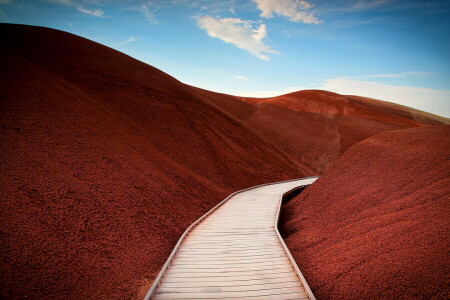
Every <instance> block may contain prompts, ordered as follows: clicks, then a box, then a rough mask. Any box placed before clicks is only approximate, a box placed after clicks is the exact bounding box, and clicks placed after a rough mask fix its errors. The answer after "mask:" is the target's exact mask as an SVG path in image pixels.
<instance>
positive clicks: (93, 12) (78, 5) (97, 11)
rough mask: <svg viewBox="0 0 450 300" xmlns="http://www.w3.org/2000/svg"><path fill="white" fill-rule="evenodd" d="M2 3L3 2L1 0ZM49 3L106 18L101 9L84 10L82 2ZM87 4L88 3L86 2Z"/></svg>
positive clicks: (70, 0) (58, 1) (56, 1)
mask: <svg viewBox="0 0 450 300" xmlns="http://www.w3.org/2000/svg"><path fill="white" fill-rule="evenodd" d="M0 1H1V0H0ZM49 2H53V3H57V4H62V5H68V6H73V7H75V8H76V9H77V10H78V11H79V12H82V13H84V14H87V15H90V16H93V17H100V18H101V17H104V12H103V10H101V9H88V8H84V7H83V6H81V5H80V4H79V2H80V1H73V0H49ZM85 2H86V1H85Z"/></svg>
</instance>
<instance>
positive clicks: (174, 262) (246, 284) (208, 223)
mask: <svg viewBox="0 0 450 300" xmlns="http://www.w3.org/2000/svg"><path fill="white" fill-rule="evenodd" d="M316 179H317V177H309V178H303V179H297V180H292V181H284V182H279V183H273V184H266V185H260V186H256V187H252V188H249V189H245V190H242V191H239V192H236V193H234V194H232V195H230V196H229V197H228V198H227V199H225V200H224V201H222V202H221V203H220V204H219V205H218V206H216V207H215V208H213V209H212V210H211V211H210V212H208V213H207V214H206V215H205V216H203V217H202V218H200V219H199V220H198V221H197V222H195V223H194V224H193V225H191V227H189V228H188V230H186V232H185V233H184V234H183V236H182V237H181V238H180V241H179V242H178V244H177V245H176V247H175V249H174V251H173V252H172V254H171V256H170V257H169V259H168V261H167V262H166V264H165V265H164V267H163V269H162V270H161V272H160V274H159V276H158V277H157V279H156V280H155V282H154V284H153V286H152V287H151V289H150V290H149V292H148V293H147V296H146V297H145V299H146V300H147V299H314V296H313V294H312V292H311V290H310V289H309V287H308V285H307V283H306V281H305V279H304V278H303V276H302V274H301V272H300V270H299V269H298V267H297V265H296V263H295V261H294V260H293V258H292V256H291V255H290V253H289V250H288V249H287V248H286V245H285V244H284V242H283V240H282V238H281V236H280V234H279V232H278V229H277V223H278V214H279V209H280V206H281V198H282V196H283V194H285V193H287V192H288V191H291V190H292V189H295V188H297V187H300V186H306V185H309V184H311V183H313V182H314V181H315V180H316Z"/></svg>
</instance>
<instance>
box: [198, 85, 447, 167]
mask: <svg viewBox="0 0 450 300" xmlns="http://www.w3.org/2000/svg"><path fill="white" fill-rule="evenodd" d="M199 92H200V93H201V92H202V90H199ZM203 94H205V96H208V95H209V97H210V101H211V102H212V103H215V104H216V105H218V106H220V107H222V108H223V109H224V110H226V111H228V112H229V113H231V114H232V115H234V116H236V117H237V118H239V119H240V120H242V121H244V122H245V123H246V124H247V125H249V126H250V127H252V128H253V129H255V130H256V131H257V132H258V133H260V134H261V136H262V137H263V138H265V139H266V140H269V141H271V142H272V143H274V144H277V145H278V146H279V147H280V148H281V149H282V150H283V151H285V152H286V153H288V154H290V155H291V156H292V157H293V159H295V160H297V161H299V162H300V163H301V164H303V165H304V166H306V167H308V168H309V169H310V170H311V171H312V172H315V173H318V174H321V173H323V172H324V171H325V170H327V169H328V168H329V166H330V165H331V164H332V163H333V162H334V161H335V160H336V159H337V158H338V157H339V156H340V155H341V154H342V153H343V152H344V151H345V150H347V149H348V147H350V146H351V145H353V144H355V143H357V142H359V141H361V140H363V139H365V138H367V137H369V136H372V135H374V134H377V133H380V132H383V131H388V130H395V129H403V128H408V127H416V126H422V125H428V124H431V125H439V124H443V123H442V119H440V118H439V117H437V116H433V115H429V114H426V113H423V112H420V111H414V110H412V109H409V108H406V107H401V106H398V105H392V104H390V103H388V102H383V101H378V100H371V99H367V98H362V97H356V96H343V95H338V94H335V93H331V92H326V91H318V90H306V91H300V92H295V93H291V94H287V95H283V96H279V97H274V98H268V99H256V98H238V99H240V100H241V101H240V102H241V103H240V104H239V105H238V104H236V102H237V101H235V100H236V99H235V98H230V97H229V96H228V98H225V97H223V95H220V94H215V95H213V94H211V92H208V91H203ZM243 104H245V105H243ZM447 121H448V120H447Z"/></svg>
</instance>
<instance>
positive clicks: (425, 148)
mask: <svg viewBox="0 0 450 300" xmlns="http://www.w3.org/2000/svg"><path fill="white" fill-rule="evenodd" d="M449 157H450V126H429V127H422V128H411V129H405V130H397V131H391V132H385V133H380V134H378V135H376V136H373V137H371V138H368V139H366V140H364V141H362V142H360V143H358V144H356V145H354V146H353V147H351V148H350V149H348V150H347V152H345V153H344V154H343V155H342V157H341V158H339V160H338V161H337V162H336V163H335V164H333V166H332V167H331V168H330V170H328V171H327V172H326V173H325V175H323V176H322V177H321V178H319V180H318V181H317V182H316V183H315V184H314V185H312V186H311V187H309V188H307V189H306V190H305V191H304V192H303V193H302V194H301V195H299V196H297V197H296V198H294V199H292V200H290V201H289V202H287V203H286V204H284V205H283V209H282V212H283V215H282V218H281V220H282V224H283V225H282V234H283V236H284V237H285V239H286V243H287V245H288V247H289V248H290V249H291V252H292V254H293V256H294V257H295V259H296V261H297V262H298V264H299V267H300V269H301V270H302V272H303V274H304V275H305V277H306V279H307V281H308V283H309V284H310V286H311V288H312V289H313V291H314V293H315V294H316V296H317V297H318V299H447V298H448V295H449V294H450V289H449V287H450V285H449V283H450V282H449V279H448V274H449V271H450V261H449V257H448V245H449V236H450V235H449V234H450V224H449V220H450V211H449V209H448V207H449V204H450V203H449V202H450V173H449V170H450V161H449Z"/></svg>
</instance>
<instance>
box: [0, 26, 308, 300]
mask: <svg viewBox="0 0 450 300" xmlns="http://www.w3.org/2000/svg"><path fill="white" fill-rule="evenodd" d="M0 32H1V34H0V35H1V36H2V38H1V46H0V51H1V61H0V65H1V66H2V67H1V68H2V71H1V76H0V81H1V83H0V86H1V90H0V99H1V102H0V105H1V106H0V111H1V121H0V125H1V127H0V140H1V141H2V142H1V143H0V148H1V156H0V170H1V177H0V178H1V179H0V185H1V197H0V198H1V220H2V224H1V227H0V229H1V237H0V238H1V240H0V244H1V246H0V257H1V261H0V281H1V288H2V289H1V296H0V298H7V299H19V298H27V299H66V298H69V299H132V298H135V297H136V295H137V294H139V295H141V296H142V295H143V294H145V292H146V290H147V289H148V287H149V284H150V283H151V282H152V280H153V279H154V278H155V277H156V275H157V273H158V272H159V270H160V268H161V267H162V265H163V264H164V262H165V260H166V259H167V257H168V255H169V253H170V251H171V250H172V248H173V246H174V245H175V243H176V241H177V239H178V238H179V236H180V235H181V233H182V232H183V231H184V230H185V229H186V228H187V227H188V226H189V225H190V224H191V223H192V222H193V221H195V220H196V219H197V218H198V217H200V216H201V215H202V214H203V213H205V212H206V211H207V210H209V209H210V208H211V207H212V206H213V205H215V204H216V203H218V202H219V201H220V200H222V199H223V198H225V197H226V196H227V195H228V194H229V193H231V192H232V191H234V190H237V189H241V188H244V187H248V186H252V185H255V184H259V183H263V182H271V181H278V180H283V179H288V178H294V177H302V176H307V175H309V174H311V173H309V172H306V171H304V170H303V169H302V168H301V167H300V165H298V164H297V163H295V162H293V161H291V160H290V159H289V158H288V156H287V155H285V154H284V153H283V152H281V151H279V150H278V149H276V148H275V147H274V146H272V145H271V144H268V143H266V142H264V141H263V140H262V139H260V138H259V137H258V136H257V135H256V134H254V132H252V131H251V130H250V129H248V128H247V127H245V126H242V125H241V123H240V122H238V121H236V120H234V119H233V118H231V117H229V116H228V115H226V114H225V113H223V112H221V111H220V110H218V109H216V108H215V107H212V106H211V105H210V104H208V103H205V102H204V101H203V100H202V99H200V98H198V97H196V95H195V94H194V93H192V92H191V91H190V88H189V87H186V86H185V85H183V84H181V83H180V82H178V81H177V80H175V79H173V78H172V77H170V76H168V75H166V74H164V73H162V72H161V71H159V70H156V69H155V68H153V67H150V66H148V65H145V64H143V63H141V62H139V61H136V60H134V59H132V58H130V57H128V56H126V55H124V54H121V53H119V52H117V51H114V50H112V49H110V48H107V47H105V46H102V45H99V44H96V43H94V42H91V41H88V40H86V39H83V38H80V37H77V36H74V35H71V34H67V33H63V32H60V31H56V30H50V29H45V28H38V27H27V26H17V25H16V26H13V25H5V24H3V25H1V26H0Z"/></svg>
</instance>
